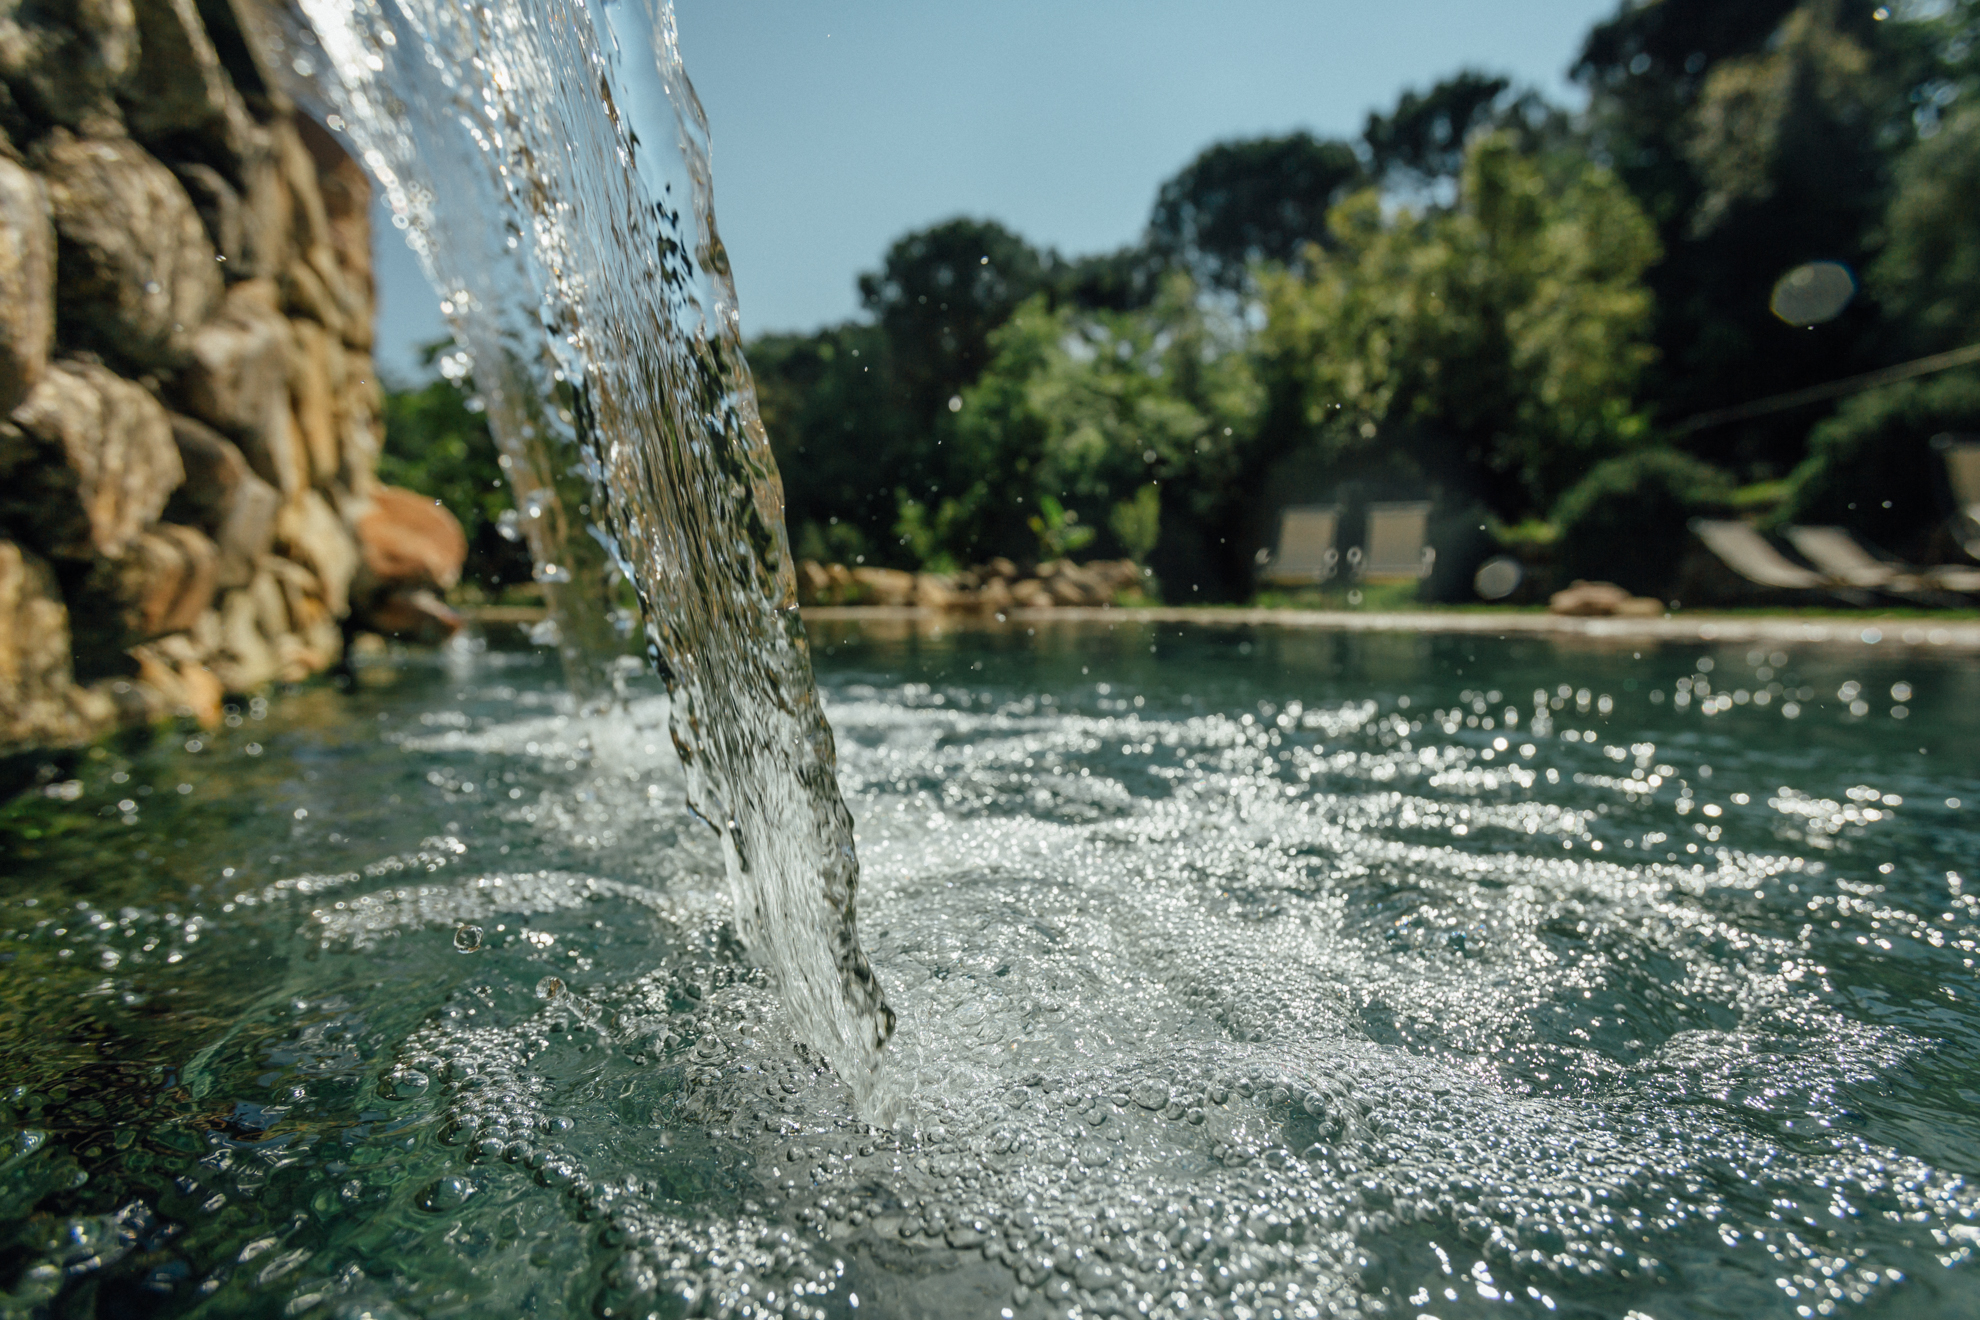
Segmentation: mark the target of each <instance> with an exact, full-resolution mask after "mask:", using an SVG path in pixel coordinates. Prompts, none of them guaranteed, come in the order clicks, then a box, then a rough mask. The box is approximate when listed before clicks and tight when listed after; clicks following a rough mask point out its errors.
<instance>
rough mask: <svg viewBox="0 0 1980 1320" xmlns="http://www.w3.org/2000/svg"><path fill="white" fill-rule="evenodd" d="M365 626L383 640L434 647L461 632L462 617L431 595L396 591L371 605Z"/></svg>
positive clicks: (425, 592) (427, 592) (424, 592)
mask: <svg viewBox="0 0 1980 1320" xmlns="http://www.w3.org/2000/svg"><path fill="white" fill-rule="evenodd" d="M364 624H365V627H366V628H367V629H369V630H370V631H372V632H375V633H380V634H382V635H384V636H386V637H395V638H397V639H399V640H400V641H403V642H416V643H419V644H421V645H426V646H437V645H439V644H440V643H441V642H444V641H446V640H447V639H448V638H449V637H452V636H453V635H454V634H455V633H457V632H459V631H460V630H461V616H460V615H458V614H456V613H455V612H454V611H453V610H451V609H449V608H448V607H447V603H446V602H445V601H443V600H441V599H440V598H439V597H438V596H436V595H434V594H433V593H432V592H430V591H424V590H422V591H398V592H394V593H392V594H391V595H389V596H385V597H382V598H381V599H379V600H378V601H377V602H376V603H374V604H373V606H372V607H371V608H370V609H369V610H368V611H367V612H366V614H365V617H364Z"/></svg>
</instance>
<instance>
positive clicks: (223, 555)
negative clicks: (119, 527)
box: [165, 414, 282, 590]
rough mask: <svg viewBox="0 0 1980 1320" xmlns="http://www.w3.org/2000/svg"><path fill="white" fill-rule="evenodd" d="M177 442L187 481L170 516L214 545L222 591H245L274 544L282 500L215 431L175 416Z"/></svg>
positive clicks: (173, 502) (168, 507)
mask: <svg viewBox="0 0 1980 1320" xmlns="http://www.w3.org/2000/svg"><path fill="white" fill-rule="evenodd" d="M172 439H173V440H174V441H176V442H177V444H178V446H179V461H180V463H181V464H183V465H184V467H185V470H186V479H185V483H184V484H183V485H181V486H180V487H179V489H178V490H177V491H176V492H175V493H174V494H173V496H172V499H171V502H170V503H168V504H167V505H166V506H165V516H166V517H167V518H169V519H171V520H172V521H174V522H180V523H186V524H188V525H190V526H194V527H197V528H199V529H200V530H201V531H203V532H205V533H206V534H207V535H208V536H209V537H211V538H212V539H213V542H214V545H215V548H216V551H217V560H216V574H217V577H216V581H217V582H218V584H219V586H220V588H221V589H222V590H231V589H233V588H236V587H244V586H246V585H247V584H248V583H249V582H250V581H251V580H252V579H253V578H254V568H255V565H256V564H257V563H258V562H260V560H261V558H262V556H264V555H266V554H267V553H268V552H269V550H270V549H271V548H272V547H273V546H274V544H275V516H276V513H277V512H278V511H279V510H280V509H281V507H282V496H281V494H280V493H279V492H277V491H276V489H275V488H274V487H273V486H271V485H269V484H268V483H267V482H265V481H263V480H262V479H261V478H260V477H258V476H256V475H255V474H254V471H253V469H252V468H250V467H249V466H248V461H247V459H246V458H245V457H243V456H242V454H241V451H240V450H238V449H236V448H235V447H234V446H233V445H231V444H229V443H228V442H227V440H226V438H225V437H224V436H222V435H221V434H220V433H219V432H217V431H215V430H213V429H212V428H211V427H208V426H205V425H203V424H201V423H199V422H196V421H194V420H193V419H192V418H190V417H181V416H178V415H176V414H174V415H173V417H172Z"/></svg>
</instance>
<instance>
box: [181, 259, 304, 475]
mask: <svg viewBox="0 0 1980 1320" xmlns="http://www.w3.org/2000/svg"><path fill="white" fill-rule="evenodd" d="M277 297H278V295H277V292H276V287H275V284H274V282H273V281H270V280H247V281H244V282H243V283H240V284H237V285H235V286H234V287H233V288H231V289H229V290H228V291H227V296H226V301H225V303H224V304H223V306H222V307H221V309H220V312H219V314H218V315H216V316H215V317H214V318H213V319H212V320H210V321H208V322H207V323H206V324H205V325H203V326H201V327H200V328H199V329H198V330H197V331H195V332H194V334H193V336H192V343H191V356H192V361H191V363H190V364H189V365H188V366H187V368H186V369H185V370H184V371H182V372H180V373H179V377H178V392H177V398H176V401H177V403H178V404H179V406H180V407H181V408H183V409H184V410H185V411H186V412H188V413H190V414H191V415H192V416H194V417H196V418H198V419H199V420H200V421H202V422H205V423H207V424H208V425H210V426H214V427H217V428H219V430H221V431H222V432H224V433H225V434H226V435H228V436H229V437H231V438H232V439H233V440H234V441H235V442H236V443H238V444H239V445H240V447H241V452H242V453H243V454H244V455H245V456H246V457H247V460H248V463H249V464H250V465H251V466H252V467H253V468H254V470H255V472H256V473H257V474H258V475H259V476H260V477H261V479H262V480H264V481H266V482H268V483H269V484H270V485H272V486H274V487H275V488H276V489H277V490H279V491H281V492H282V494H283V495H285V496H293V495H296V494H297V493H299V492H300V491H301V490H302V489H303V488H304V487H305V486H307V485H308V484H309V466H310V465H309V455H308V452H307V449H306V447H305V446H304V444H303V441H302V437H301V435H300V434H299V432H298V429H297V426H296V421H295V417H294V415H293V411H292V409H291V408H290V404H289V359H290V354H291V351H292V350H291V346H290V345H291V338H292V336H291V334H290V330H289V325H288V322H287V321H285V320H284V319H283V318H282V314H281V313H280V312H279V311H277V310H276V300H277Z"/></svg>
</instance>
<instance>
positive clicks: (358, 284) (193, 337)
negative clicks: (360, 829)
mask: <svg viewBox="0 0 1980 1320" xmlns="http://www.w3.org/2000/svg"><path fill="white" fill-rule="evenodd" d="M254 2H255V0H200V3H198V4H195V3H193V0H73V2H72V3H53V4H50V3H26V2H23V3H18V4H15V3H7V2H6V0H0V754H6V753H10V752H13V751H17V750H20V749H23V748H28V747H44V746H51V745H60V744H72V743H76V742H80V741H85V740H88V739H91V738H95V737H98V736H101V735H102V734H103V733H105V732H108V731H110V730H112V729H114V728H116V727H118V726H119V725H128V724H137V723H148V722H154V721H158V720H162V719H170V718H174V717H179V716H191V717H195V718H199V719H202V720H207V721H211V720H213V719H216V718H217V717H218V716H219V713H220V705H221V702H222V700H223V699H224V697H225V695H226V694H228V693H239V692H247V691H251V690H253V689H255V688H257V687H260V686H262V685H264V684H266V683H268V682H270V681H273V680H278V679H283V680H297V679H301V678H304V677H306V676H308V675H309V674H312V673H315V672H318V671H321V670H323V669H325V668H327V667H329V666H330V665H332V664H334V663H336V662H337V660H338V659H339V657H340V655H341V653H342V650H343V644H344V634H345V628H346V624H347V621H348V616H349V614H350V610H351V605H352V600H353V591H354V589H355V590H356V592H357V593H358V600H359V604H360V605H361V606H362V607H364V608H370V609H374V610H375V611H376V612H377V620H382V622H379V621H377V620H374V619H371V618H367V619H365V620H364V621H365V622H366V623H367V624H369V625H371V626H378V627H382V628H387V629H394V630H398V631H402V632H407V633H412V634H417V635H420V636H424V637H433V636H444V635H445V633H446V632H447V631H449V630H450V629H451V627H453V626H455V623H456V621H454V620H452V616H451V615H450V614H448V612H447V611H446V607H445V606H444V605H441V604H440V603H439V600H438V596H437V592H438V591H440V590H444V589H445V588H446V587H447V586H451V585H452V583H453V580H454V577H455V576H457V575H458V573H459V571H460V550H464V546H461V547H460V548H459V549H457V548H456V547H457V546H458V545H459V542H460V529H459V527H458V525H456V524H454V523H453V521H452V518H451V516H450V515H448V514H447V513H446V511H445V510H443V509H437V508H435V506H434V504H433V501H431V500H429V499H424V498H423V497H419V496H415V495H412V494H411V493H410V492H394V491H388V490H384V489H383V488H381V487H380V486H379V485H378V481H377V478H376V475H375V472H376V467H377V457H378V451H379V442H380V439H381V424H380V420H379V416H380V408H379V404H380V396H379V387H378V383H377V377H376V374H375V373H374V371H373V369H372V362H371V317H372V280H371V252H370V232H369V210H368V208H369V204H370V188H369V182H368V180H367V177H366V175H365V173H364V171H363V170H362V169H361V168H360V167H359V166H358V165H357V164H356V163H355V162H353V161H352V160H351V159H350V157H349V156H347V155H346V154H345V153H344V152H343V150H342V149H341V148H340V147H339V146H338V144H337V142H336V140H335V139H334V138H333V137H332V136H331V135H330V133H329V132H327V131H326V130H325V129H324V128H323V127H321V126H320V125H318V124H316V123H315V122H313V121H311V120H310V119H308V118H307V117H306V116H304V115H302V114H301V113H300V112H299V111H297V110H296V109H295V107H294V106H292V105H291V104H289V102H288V101H287V100H286V99H285V98H284V97H283V96H282V94H281V93H280V91H279V90H278V89H277V88H276V85H275V82H274V80H273V79H272V78H271V77H269V76H268V72H267V70H266V69H265V68H264V67H263V66H262V64H261V63H260V60H259V57H258V55H257V53H256V52H257V50H258V49H259V47H258V45H257V42H256V40H255V34H254V29H253V20H254V12H253V11H252V10H251V9H250V7H249V6H250V5H252V4H253V3H254ZM449 528H451V539H450V536H449ZM450 555H451V560H450V558H449V556H450ZM450 563H451V568H450V567H449V564H450ZM422 593H424V594H423V595H422Z"/></svg>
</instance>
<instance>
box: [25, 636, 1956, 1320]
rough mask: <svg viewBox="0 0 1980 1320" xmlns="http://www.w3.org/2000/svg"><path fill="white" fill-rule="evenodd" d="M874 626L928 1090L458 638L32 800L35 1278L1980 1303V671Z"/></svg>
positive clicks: (1097, 1304)
mask: <svg viewBox="0 0 1980 1320" xmlns="http://www.w3.org/2000/svg"><path fill="white" fill-rule="evenodd" d="M812 632H813V645H814V658H815V661H816V664H817V668H818V673H819V680H820V684H821V687H822V689H823V691H824V693H825V696H826V700H827V703H828V711H829V713H830V715H831V718H832V721H833V725H834V728H835V729H836V732H837V737H838V742H839V753H840V764H841V777H842V783H843V786H844V789H845V793H846V796H847V800H848V802H849V803H850V805H851V806H852V808H853V811H854V814H855V816H856V817H857V819H858V822H859V847H860V857H861V861H862V864H863V868H864V884H863V887H862V893H861V930H862V935H863V937H864V940H865V944H866V947H867V949H868V951H869V953H870V954H871V955H872V958H873V962H874V965H875V968H876V969H877V971H878V973H879V975H880V977H881V979H882V981H883V982H884V984H885V986H886V988H887V991H888V994H889V998H890V1000H891V1002H892V1003H893V1005H894V1006H895V1008H896V1009H897V1010H898V1011H899V1012H900V1018H901V1029H900V1033H899V1035H898V1036H897V1037H896V1039H895V1041H894V1043H893V1044H892V1045H891V1046H890V1047H889V1049H890V1051H892V1052H893V1054H894V1056H895V1057H894V1059H893V1062H892V1065H891V1066H892V1068H893V1073H894V1085H895V1086H897V1087H898V1088H899V1089H900V1090H901V1092H902V1093H903V1094H904V1095H905V1096H906V1102H905V1112H906V1113H907V1118H906V1120H905V1121H904V1122H903V1123H902V1124H901V1126H899V1127H898V1128H896V1129H893V1130H876V1129H873V1128H870V1127H868V1126H866V1125H865V1124H863V1123H861V1122H860V1121H859V1120H858V1119H857V1118H856V1117H855V1116H854V1115H853V1113H852V1112H851V1110H850V1107H849V1102H848V1096H847V1093H846V1091H845V1089H844V1088H843V1087H842V1086H840V1085H839V1084H838V1083H837V1082H836V1081H835V1080H834V1078H833V1077H832V1075H831V1074H830V1071H829V1069H827V1068H825V1067H824V1065H823V1064H822V1062H821V1061H820V1060H818V1059H817V1058H816V1057H815V1056H813V1055H812V1054H810V1053H809V1051H807V1050H806V1049H804V1048H803V1047H801V1046H798V1045H796V1044H795V1043H794V1042H793V1040H792V1038H791V1036H790V1035H789V1033H788V1031H787V1030H786V1027H785V1025H784V1021H783V1017H782V1012H781V1009H780V1007H779V1005H778V1001H777V997H776V994H775V988H774V987H773V986H770V985H767V984H765V982H764V978H763V976H762V974H761V973H760V972H758V971H756V970H755V969H753V968H752V967H751V965H750V963H749V960H748V956H747V954H746V952H745V951H744V950H743V949H742V948H741V947H740V946H739V944H738V943H737V941H736V938H735V935H734V932H733V929H732V928H731V926H730V924H729V920H728V915H727V914H728V903H729V900H728V890H727V882H726V880H725V878H724V876H723V872H722V862H721V856H720V853H719V851H718V849H717V847H716V841H715V839H714V837H713V835H712V834H711V833H710V832H709V831H708V829H707V828H706V827H705V826H704V825H702V824H701V823H700V822H698V821H697V820H696V819H695V818H694V817H692V816H691V815H689V814H688V813H687V811H686V810H685V809H684V807H683V805H682V792H681V779H680V774H679V771H678V768H677V766H676V764H675V762H674V759H673V755H672V752H671V750H670V745H669V741H668V738H667V736H666V730H665V701H664V698H662V697H661V696H659V695H658V693H657V690H653V691H648V692H645V693H642V694H636V696H635V698H634V699H633V700H632V701H631V702H630V704H629V705H628V706H627V707H625V708H624V709H622V710H619V711H616V712H613V713H610V714H607V715H583V714H579V713H577V712H575V711H574V710H573V708H572V706H571V703H570V702H569V701H568V699H567V698H565V697H563V696H562V695H561V693H560V692H559V691H558V686H557V676H556V671H555V669H554V666H553V664H552V663H551V661H550V660H549V659H548V658H546V657H545V656H543V655H541V654H539V653H534V652H503V651H500V650H488V649H485V648H476V647H468V646H464V647H459V648H456V649H454V650H451V651H448V652H446V653H443V654H440V655H425V656H420V655H413V656H399V657H397V658H395V659H393V660H392V661H391V662H389V663H383V662H381V663H376V664H373V665H370V666H367V667H366V668H364V669H363V670H361V671H360V672H359V674H358V675H357V677H356V679H355V681H353V682H352V683H351V684H350V685H349V686H348V687H347V688H344V689H339V688H335V687H332V686H327V685H326V686H318V687H312V688H308V689H305V690H301V691H298V692H294V693H289V694H286V695H283V696H281V697H279V698H278V699H276V700H275V701H273V702H272V703H269V704H265V705H264V704H256V705H255V706H252V707H249V708H243V709H242V710H240V711H238V712H237V713H236V714H235V716H234V717H233V718H232V719H230V721H229V724H230V727H227V728H225V729H221V730H218V731H216V732H214V733H212V734H204V733H202V734H197V735H186V734H180V735H178V736H175V737H173V738H170V739H166V740H163V741H159V742H156V743H154V744H152V745H151V746H149V747H145V748H142V749H128V748H127V749H124V750H122V751H108V750H105V751H99V752H96V753H92V754H90V755H88V756H84V757H80V758H77V759H76V760H74V761H73V763H64V764H63V765H62V766H60V767H59V768H58V769H57V770H56V771H55V773H54V774H53V776H52V777H51V778H50V779H49V781H48V782H47V783H46V784H45V785H44V786H42V787H40V788H38V789H36V790H35V791H33V792H32V793H30V794H28V795H26V796H23V797H20V798H17V799H15V800H14V801H13V802H11V803H10V804H8V805H6V806H5V807H4V808H0V849H4V854H0V866H4V868H5V873H6V877H7V879H6V887H5V893H4V899H0V995H4V997H5V1007H6V1010H7V1011H6V1013H5V1014H4V1015H0V1063H3V1064H4V1068H3V1069H0V1083H4V1085H5V1087H6V1090H5V1091H4V1093H0V1123H4V1136H5V1139H6V1141H7V1144H6V1146H5V1147H4V1152H3V1153H0V1316H16V1315H18V1316H34V1315H48V1316H81V1315H103V1316H150V1315H160V1316H164V1315H189V1314H200V1315H216V1316H218V1315H227V1316H233V1315H242V1316H292V1315H319V1316H349V1317H357V1316H362V1315H370V1316H372V1317H376V1318H378V1320H383V1318H384V1317H389V1316H408V1317H410V1316H477V1317H479V1316H512V1315H513V1316H525V1315H528V1316H562V1315H572V1316H576V1315H593V1316H614V1317H616V1316H647V1315H660V1316H675V1315H683V1314H696V1315H701V1314H707V1315H735V1316H743V1315H792V1316H796V1315H831V1316H839V1317H845V1316H852V1315H858V1316H862V1317H864V1316H877V1317H894V1316H900V1317H922V1316H926V1317H949V1316H991V1317H995V1316H1002V1315H1005V1314H1009V1315H1012V1316H1034V1317H1043V1316H1048V1315H1056V1316H1064V1315H1076V1316H1081V1317H1086V1316H1107V1315H1120V1316H1137V1315H1143V1314H1148V1315H1158V1316H1198V1315H1201V1316H1211V1315H1217V1316H1222V1315H1231V1316H1274V1315H1283V1316H1304V1315H1357V1314H1359V1315H1382V1316H1397V1317H1412V1318H1413V1317H1418V1316H1425V1315H1428V1316H1434V1317H1438V1320H1451V1317H1458V1316H1500V1315H1504V1316H1525V1315H1531V1316H1542V1315H1559V1316H1615V1317H1627V1316H1650V1317H1656V1318H1657V1320H1668V1318H1669V1317H1678V1316H1743V1317H1744V1316H1760V1315H1768V1316H1772V1315H1779V1316H1815V1315H1837V1314H1851V1313H1857V1312H1863V1313H1883V1314H1890V1315H1905V1316H1968V1315H1973V1314H1976V1313H1980V1281H1976V1278H1975V1274H1974V1269H1973V1265H1972V1262H1971V1259H1970V1258H1971V1256H1972V1253H1973V1250H1974V1246H1975V1243H1976V1242H1977V1241H1980V1221H1976V1218H1975V1216H1976V1211H1980V1187H1976V1186H1975V1185H1974V1183H1973V1182H1972V1181H1970V1179H1971V1178H1972V1177H1973V1175H1974V1173H1975V1171H1976V1166H1980V1087H1976V1083H1975V1080H1974V1079H1975V1077H1976V1076H1980V1071H1976V1064H1980V1012H1976V1009H1975V1007H1974V995H1975V994H1976V992H1980V986H1977V985H1976V982H1975V978H1974V976H1973V974H1972V966H1973V960H1974V958H1975V957H1976V939H1980V914H1976V907H1977V906H1980V898H1976V896H1975V892H1974V891H1975V886H1976V884H1980V875H1976V874H1975V872H1976V870H1980V865H1977V864H1976V863H1977V861H1980V829H1976V823H1975V822H1976V811H1975V805H1976V804H1980V736H1976V734H1980V727H1976V726H1977V725H1980V667H1976V666H1975V664H1974V663H1973V660H1972V658H1971V657H1970V656H1967V655H1962V654H1956V653H1952V652H1949V651H1947V650H1945V649H1942V648H1932V647H1929V646H1924V647H1904V646H1899V645H1896V644H1893V643H1883V644H1877V645H1871V644H1862V645H1851V646H1849V647H1835V648H1822V649H1816V648H1802V649H1797V648H1793V647H1787V648H1776V647H1770V646H1762V647H1759V648H1757V649H1756V648H1753V647H1749V646H1746V645H1738V646H1706V647H1703V648H1701V647H1700V646H1699V645H1697V644H1691V645H1689V646H1685V647H1674V646H1669V645H1663V646H1650V645H1643V644H1633V643H1627V642H1621V643H1618V642H1613V641H1611V642H1602V643H1594V642H1588V641H1572V640H1568V639H1545V638H1530V639H1523V640H1496V639H1486V638H1473V637H1466V636H1424V635H1404V634H1376V633H1371V634H1359V635H1348V634H1338V633H1326V632H1315V631H1301V630H1293V629H1215V628H1207V627H1204V628H1188V629H1176V628H1170V627H1164V628H1161V629H1159V630H1158V629H1155V628H1152V627H1149V626H1143V625H1135V624H1123V625H1118V626H1111V627H1108V626H1098V625H1078V626H1074V625H1063V626H1053V627H1045V628H1036V629H1027V628H1023V627H1012V628H1002V629H986V630H967V629H965V630H961V631H934V632H929V631H920V632H917V631H915V630H913V629H909V628H899V629H895V630H892V631H888V630H883V629H881V628H879V627H878V626H875V625H866V626H864V627H863V628H862V627H860V626H856V625H849V624H822V625H816V626H814V628H813V630H812Z"/></svg>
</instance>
